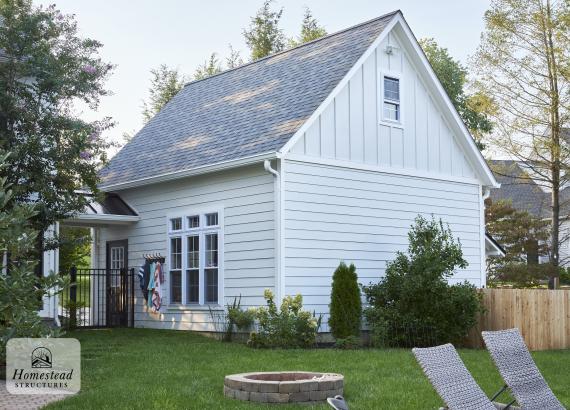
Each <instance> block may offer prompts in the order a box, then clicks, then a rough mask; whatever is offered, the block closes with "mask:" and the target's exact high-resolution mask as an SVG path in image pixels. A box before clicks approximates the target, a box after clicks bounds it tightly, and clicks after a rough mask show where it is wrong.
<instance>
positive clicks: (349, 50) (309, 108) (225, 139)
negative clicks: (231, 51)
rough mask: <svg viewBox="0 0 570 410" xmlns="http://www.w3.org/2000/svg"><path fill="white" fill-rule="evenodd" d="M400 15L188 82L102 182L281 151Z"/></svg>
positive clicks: (104, 174) (110, 167)
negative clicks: (391, 22) (393, 19)
mask: <svg viewBox="0 0 570 410" xmlns="http://www.w3.org/2000/svg"><path fill="white" fill-rule="evenodd" d="M397 13H398V12H393V13H390V14H387V15H384V16H382V17H379V18H377V19H374V20H371V21H368V22H366V23H362V24H359V25H357V26H354V27H351V28H349V29H346V30H343V31H340V32H338V33H335V34H331V35H328V36H326V37H323V38H321V39H318V40H315V41H313V42H310V43H306V44H304V45H301V46H299V47H296V48H293V49H290V50H287V51H284V52H281V53H278V54H275V55H272V56H269V57H266V58H264V59H261V60H258V61H256V62H253V63H249V64H246V65H243V66H241V67H238V68H236V69H233V70H228V71H225V72H223V73H221V74H218V75H215V76H212V77H209V78H206V79H204V80H200V81H194V82H192V83H189V84H187V85H186V86H185V87H184V88H183V89H182V91H180V92H179V93H178V94H177V95H176V96H175V97H174V98H173V99H172V100H171V101H170V102H169V103H168V104H166V106H165V107H164V108H163V109H162V111H160V112H159V113H158V114H157V115H156V116H155V117H154V118H153V119H151V120H150V121H149V122H148V123H147V124H146V125H145V126H144V127H143V128H142V129H141V130H140V131H139V132H138V133H137V134H136V135H135V136H134V137H133V139H132V140H131V141H130V142H129V143H128V144H127V145H125V147H123V149H122V150H121V151H119V153H117V155H116V156H115V157H114V158H113V159H112V160H111V161H110V162H109V164H108V165H107V166H106V167H105V168H104V169H103V170H102V171H101V177H102V184H101V185H102V186H109V185H115V184H121V183H127V182H132V181H135V180H139V179H144V178H148V177H153V176H158V175H162V174H167V173H171V172H176V171H182V170H191V169H193V168H196V167H200V166H205V165H213V164H216V163H220V162H224V161H230V160H237V159H241V158H246V157H250V156H252V155H257V154H264V153H269V152H276V151H278V150H279V149H280V148H281V147H282V146H283V145H284V144H285V143H286V142H287V141H288V140H289V139H290V138H291V137H292V136H293V134H294V133H295V132H296V131H297V130H298V129H299V127H300V126H301V125H302V124H303V123H304V122H305V121H306V120H307V119H308V118H309V117H310V116H311V114H312V113H313V112H314V111H315V110H316V109H317V107H318V106H319V105H320V104H321V103H322V102H323V101H324V100H325V98H326V97H327V96H328V95H329V94H330V93H331V92H332V90H333V89H334V87H335V86H336V85H337V84H338V83H339V82H340V81H341V79H342V78H343V77H344V76H345V75H346V74H347V73H348V71H349V70H350V69H351V68H352V67H353V66H354V64H355V63H356V61H357V60H358V59H359V57H360V56H361V55H362V54H363V53H364V52H365V51H366V49H367V48H368V47H369V46H370V45H371V44H372V43H373V42H374V40H375V39H376V38H377V37H378V36H379V35H380V34H381V33H382V31H383V30H384V28H385V27H386V26H387V24H388V23H389V22H390V20H391V19H392V18H393V17H394V16H395V15H396V14H397Z"/></svg>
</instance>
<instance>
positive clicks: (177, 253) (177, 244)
mask: <svg viewBox="0 0 570 410" xmlns="http://www.w3.org/2000/svg"><path fill="white" fill-rule="evenodd" d="M170 300H171V302H172V303H182V238H180V237H177V238H170Z"/></svg>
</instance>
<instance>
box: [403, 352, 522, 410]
mask: <svg viewBox="0 0 570 410" xmlns="http://www.w3.org/2000/svg"><path fill="white" fill-rule="evenodd" d="M412 351H413V352H414V355H415V356H416V359H417V360H418V362H419V364H420V366H421V368H422V370H423V371H424V373H425V374H426V376H427V377H428V379H429V381H430V382H431V384H432V385H433V387H434V388H435V390H436V391H437V393H438V394H439V395H440V397H441V398H442V399H443V401H444V402H445V404H446V405H447V407H446V408H448V409H451V410H455V409H456V410H496V409H507V408H508V409H514V407H512V406H509V405H504V404H499V403H493V402H492V401H491V400H489V398H488V397H487V396H485V393H483V390H481V388H480V387H479V385H478V384H477V382H476V381H475V379H473V377H472V376H471V374H470V373H469V371H468V370H467V368H466V367H465V365H464V364H463V362H462V361H461V358H460V357H459V354H457V351H456V350H455V348H454V347H453V345H451V344H446V345H442V346H436V347H428V348H421V349H420V348H414V349H412Z"/></svg>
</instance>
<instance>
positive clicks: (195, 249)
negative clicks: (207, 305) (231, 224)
mask: <svg viewBox="0 0 570 410" xmlns="http://www.w3.org/2000/svg"><path fill="white" fill-rule="evenodd" d="M186 240H187V248H186V249H187V256H188V259H187V262H186V287H187V295H186V301H187V303H200V236H199V235H193V236H188V237H187V238H186Z"/></svg>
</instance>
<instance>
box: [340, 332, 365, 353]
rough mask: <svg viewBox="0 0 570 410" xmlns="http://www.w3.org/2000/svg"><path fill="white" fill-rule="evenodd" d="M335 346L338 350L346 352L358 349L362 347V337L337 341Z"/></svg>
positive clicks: (351, 337)
mask: <svg viewBox="0 0 570 410" xmlns="http://www.w3.org/2000/svg"><path fill="white" fill-rule="evenodd" d="M334 345H335V347H336V348H337V349H345V350H350V349H358V348H359V347H360V345H361V341H360V337H357V336H352V335H351V336H348V337H346V338H344V339H336V341H335V344H334Z"/></svg>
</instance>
